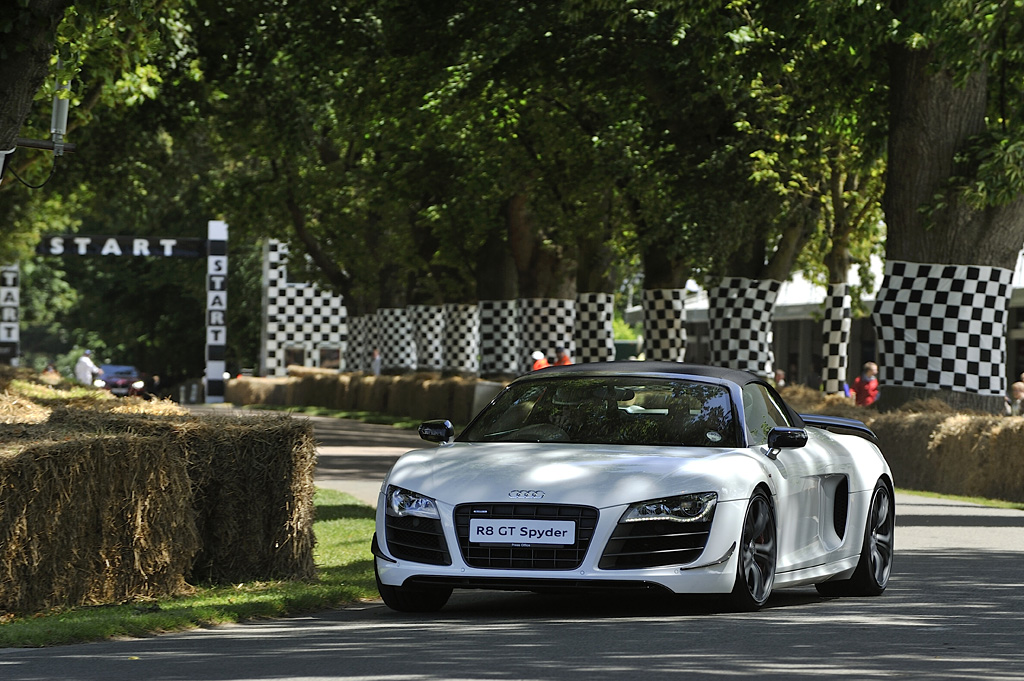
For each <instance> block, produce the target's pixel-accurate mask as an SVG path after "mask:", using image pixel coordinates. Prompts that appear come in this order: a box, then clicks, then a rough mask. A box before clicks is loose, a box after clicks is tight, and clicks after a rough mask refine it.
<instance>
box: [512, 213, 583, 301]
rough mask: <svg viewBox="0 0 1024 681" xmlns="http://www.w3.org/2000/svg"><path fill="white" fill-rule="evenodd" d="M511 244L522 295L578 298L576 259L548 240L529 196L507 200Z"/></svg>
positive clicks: (520, 294) (522, 296)
mask: <svg viewBox="0 0 1024 681" xmlns="http://www.w3.org/2000/svg"><path fill="white" fill-rule="evenodd" d="M506 219H507V225H508V235H509V245H510V247H511V250H512V257H513V259H514V260H515V264H516V272H517V275H518V277H517V278H518V281H519V297H520V298H551V299H560V300H569V299H575V298H576V286H575V283H576V282H575V274H576V272H575V270H576V263H575V262H573V261H572V260H571V259H569V258H567V257H565V254H564V253H563V251H562V248H561V247H559V246H553V245H551V244H548V243H545V239H544V237H543V235H542V234H540V232H539V230H537V228H536V222H535V219H534V216H533V215H532V213H531V211H530V209H529V197H528V196H527V195H526V194H524V193H519V194H516V195H515V196H513V197H512V198H511V199H509V201H508V202H507V204H506Z"/></svg>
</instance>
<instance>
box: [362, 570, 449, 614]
mask: <svg viewBox="0 0 1024 681" xmlns="http://www.w3.org/2000/svg"><path fill="white" fill-rule="evenodd" d="M373 576H374V577H375V578H376V579H377V591H379V592H380V597H381V599H382V600H383V601H384V605H386V606H388V607H389V608H391V609H392V610H397V611H399V612H437V611H438V610H440V609H441V608H443V607H444V604H445V603H447V602H448V599H449V598H451V595H452V588H451V587H443V586H391V585H389V584H384V583H383V582H381V581H380V574H379V573H378V572H377V561H376V560H374V564H373Z"/></svg>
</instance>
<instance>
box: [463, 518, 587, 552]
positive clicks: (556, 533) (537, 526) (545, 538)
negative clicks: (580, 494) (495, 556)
mask: <svg viewBox="0 0 1024 681" xmlns="http://www.w3.org/2000/svg"><path fill="white" fill-rule="evenodd" d="M469 541H471V542H475V543H477V544H514V545H518V546H529V545H533V544H552V545H557V546H561V545H566V544H575V543H576V523H574V522H572V521H571V520H486V519H483V518H471V519H470V521H469Z"/></svg>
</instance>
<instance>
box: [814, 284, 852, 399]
mask: <svg viewBox="0 0 1024 681" xmlns="http://www.w3.org/2000/svg"><path fill="white" fill-rule="evenodd" d="M849 290H850V287H849V285H848V284H829V286H828V293H827V294H826V296H825V318H824V320H823V321H822V323H821V326H822V351H821V354H822V357H823V359H824V365H823V366H822V369H821V384H822V386H823V387H824V389H825V394H826V395H833V394H835V393H841V392H843V384H844V383H846V377H847V373H848V371H847V368H848V364H849V349H850V327H851V325H852V316H851V312H850V309H851V300H850V293H849Z"/></svg>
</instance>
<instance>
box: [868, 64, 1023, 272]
mask: <svg viewBox="0 0 1024 681" xmlns="http://www.w3.org/2000/svg"><path fill="white" fill-rule="evenodd" d="M931 57H932V55H931V53H930V52H928V51H921V50H909V49H906V48H903V47H894V48H892V54H891V57H890V68H891V72H892V84H891V86H890V92H891V93H892V94H891V111H890V122H889V168H888V180H887V183H886V189H885V197H884V200H883V205H884V208H885V218H886V224H887V227H888V238H887V240H886V258H887V259H889V260H907V261H912V262H928V263H944V264H972V265H991V266H993V267H1004V268H1007V269H1013V268H1014V267H1015V265H1016V262H1017V253H1018V252H1019V251H1020V248H1021V244H1022V243H1024V200H1017V201H1015V202H1013V203H1011V204H1009V205H1006V206H999V207H992V208H987V209H983V210H976V209H974V208H972V207H970V206H968V205H967V204H966V203H965V202H964V201H963V200H962V199H960V198H959V196H958V188H956V187H953V188H951V187H949V181H950V178H951V177H953V176H956V175H961V174H965V173H966V172H967V169H966V168H963V167H959V166H958V164H957V161H956V155H957V154H958V153H960V152H962V151H964V149H965V147H966V145H967V143H968V141H969V140H970V138H971V137H972V136H975V135H978V134H980V133H981V132H983V131H984V130H985V120H986V111H987V109H986V107H987V96H988V78H987V74H986V73H985V72H984V71H980V72H977V73H975V74H973V75H971V76H970V77H968V78H967V81H966V83H965V85H964V86H963V87H957V86H956V84H955V82H954V80H953V75H952V74H950V73H949V72H947V71H937V72H936V71H934V70H933V64H932V59H931ZM937 196H940V197H942V199H943V201H944V203H945V208H942V209H936V210H934V211H933V212H931V213H930V214H929V213H926V212H922V208H924V207H926V206H929V205H932V204H933V203H934V202H935V197H937Z"/></svg>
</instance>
